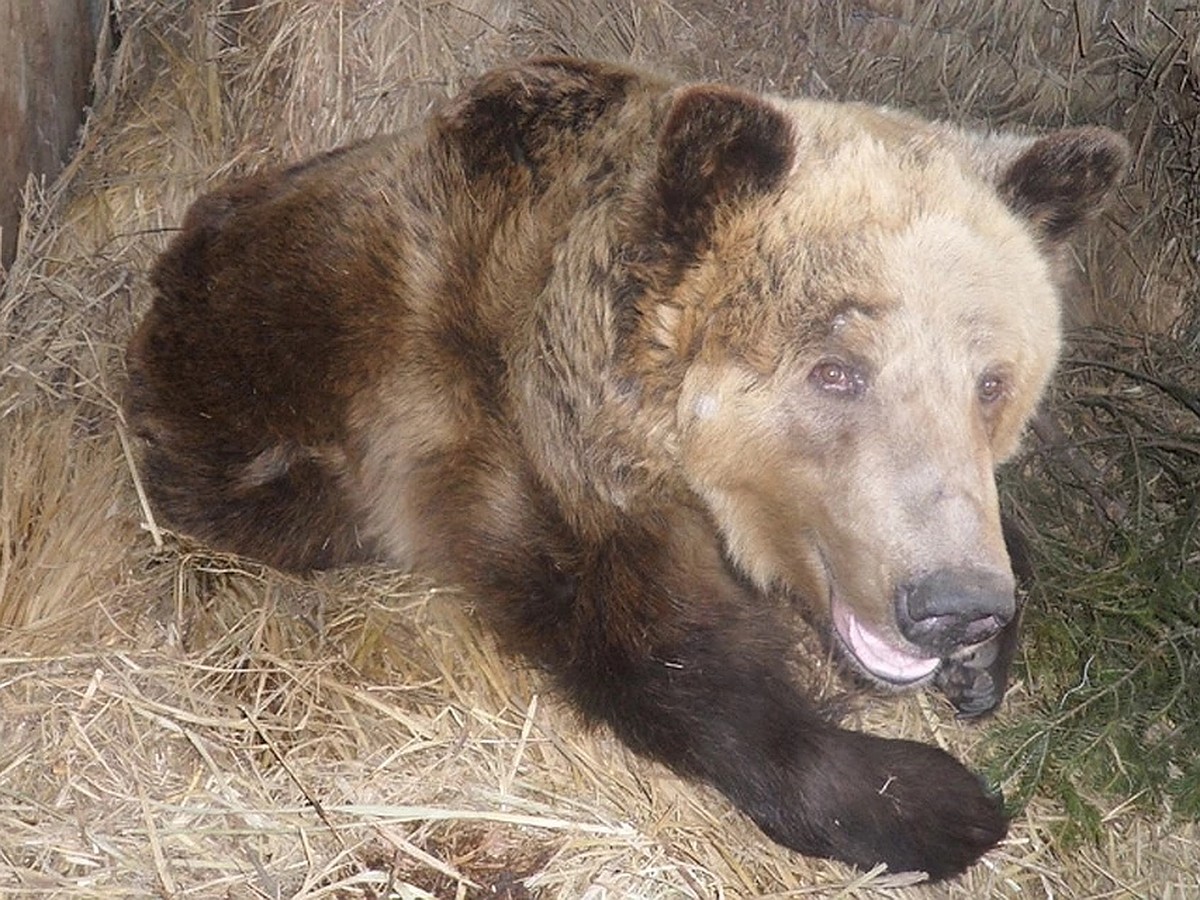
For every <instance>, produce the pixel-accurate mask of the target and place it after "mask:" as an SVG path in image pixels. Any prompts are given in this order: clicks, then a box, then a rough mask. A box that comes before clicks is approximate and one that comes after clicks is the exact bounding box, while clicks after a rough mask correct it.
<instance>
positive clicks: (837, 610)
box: [830, 594, 942, 689]
mask: <svg viewBox="0 0 1200 900" xmlns="http://www.w3.org/2000/svg"><path fill="white" fill-rule="evenodd" d="M830 609H831V612H832V617H833V626H834V631H835V632H836V634H837V636H838V640H839V642H840V643H841V645H842V647H843V648H844V649H845V650H846V654H847V655H848V656H849V657H850V658H851V659H852V660H853V661H854V663H855V664H856V665H857V666H858V668H859V669H860V670H861V671H862V672H863V674H864V675H866V676H867V677H868V678H870V679H871V680H872V681H875V682H878V683H879V684H881V685H883V686H884V687H890V688H895V689H902V688H909V687H916V686H917V685H919V684H921V683H922V682H924V681H927V680H928V679H930V678H932V677H933V673H934V672H936V671H937V668H938V666H939V665H941V662H942V660H941V659H940V658H939V657H936V656H934V657H926V656H918V655H917V654H915V653H911V652H909V651H908V650H905V649H902V648H900V647H897V646H895V645H894V644H892V643H890V642H889V641H887V640H886V639H884V638H882V637H880V636H879V635H878V634H876V633H875V632H873V631H871V630H870V629H869V628H867V626H866V625H864V624H863V622H862V621H861V620H860V619H858V618H857V617H856V616H855V615H854V613H852V612H851V611H850V610H849V608H848V607H847V606H846V604H845V603H842V602H840V601H839V599H838V597H837V595H836V594H834V596H833V598H832V603H831V604H830Z"/></svg>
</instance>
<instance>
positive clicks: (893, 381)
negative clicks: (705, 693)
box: [639, 86, 1128, 686]
mask: <svg viewBox="0 0 1200 900" xmlns="http://www.w3.org/2000/svg"><path fill="white" fill-rule="evenodd" d="M657 154H658V158H657V171H656V174H655V176H654V177H655V180H656V185H655V187H654V189H653V191H652V193H653V195H654V203H655V204H656V206H657V209H658V216H657V222H658V224H657V226H656V227H657V228H658V229H659V231H660V232H661V233H662V234H663V235H664V237H663V239H662V240H661V242H660V243H659V246H660V247H670V248H676V252H677V256H676V258H675V261H674V263H673V265H671V266H668V267H666V268H664V271H669V272H670V273H672V274H670V275H669V277H667V278H666V279H665V286H664V287H663V288H662V289H661V290H657V291H655V292H652V293H651V294H649V295H647V304H646V305H645V306H643V308H642V309H641V310H640V316H639V320H640V322H641V323H642V324H641V326H640V331H641V337H642V338H643V341H642V347H643V348H645V349H644V352H645V353H646V354H657V355H659V356H660V357H661V356H663V355H667V356H669V357H670V358H671V360H672V363H673V366H674V369H675V371H676V372H677V373H678V389H677V392H676V393H675V394H674V396H675V397H677V406H676V417H677V427H678V432H677V433H678V439H679V450H678V453H679V459H680V460H681V464H682V468H683V471H684V472H685V477H686V478H687V480H688V482H689V484H690V486H691V488H692V490H693V491H695V492H696V493H697V494H698V495H699V496H700V497H701V498H703V500H704V502H705V503H706V504H707V506H708V507H709V510H710V512H711V514H712V515H713V517H714V519H715V520H716V522H717V523H718V525H719V527H720V529H721V531H722V533H723V535H724V539H725V541H726V544H727V549H728V553H729V555H730V556H731V557H732V559H733V560H734V561H735V562H736V563H737V565H738V566H740V567H741V568H742V569H743V570H744V572H745V573H746V574H747V575H748V576H749V577H751V578H752V579H753V580H754V581H755V582H757V583H758V584H759V585H760V586H762V587H763V588H764V589H768V590H772V589H777V588H780V587H783V588H785V589H787V590H788V591H789V592H791V593H792V594H793V595H794V596H796V597H799V598H802V599H803V601H804V602H805V603H806V604H808V605H809V606H810V607H812V609H813V612H814V613H815V614H816V615H817V616H818V617H819V618H822V619H823V620H825V621H827V622H828V623H830V624H831V626H832V632H833V633H834V634H836V636H837V639H838V643H840V644H841V645H842V647H843V649H844V650H846V651H847V654H848V656H849V657H850V658H852V659H853V660H854V661H855V662H856V663H857V665H858V667H859V668H861V670H862V671H863V672H864V673H866V674H867V675H868V676H870V677H871V678H872V679H874V680H876V681H877V682H880V683H883V684H886V685H892V686H903V685H908V684H915V683H918V682H921V681H923V680H925V679H927V678H928V677H929V676H931V675H932V674H933V672H934V671H935V669H936V668H937V667H938V665H939V662H940V661H941V660H943V659H945V658H948V657H952V656H954V655H956V654H959V653H963V652H966V651H967V650H968V649H969V648H971V647H973V646H975V645H978V644H979V643H980V642H983V641H985V640H987V639H989V638H991V637H992V636H993V635H995V634H996V633H997V632H998V631H999V630H1000V629H1001V628H1002V627H1003V626H1004V625H1005V624H1006V623H1007V622H1008V621H1009V620H1010V619H1011V618H1012V617H1013V616H1014V615H1015V603H1014V578H1013V574H1012V571H1011V566H1010V563H1009V559H1008V555H1007V553H1006V549H1005V542H1004V537H1003V534H1002V531H1001V524H1000V511H999V506H998V501H997V492H996V483H995V475H994V473H995V469H996V466H997V465H998V464H999V463H1001V462H1003V461H1004V460H1005V459H1006V458H1007V457H1009V456H1010V455H1011V454H1012V453H1013V452H1014V450H1015V448H1016V447H1017V444H1018V441H1019V439H1020V437H1021V433H1022V430H1023V428H1024V426H1025V424H1026V422H1027V420H1028V419H1029V417H1030V415H1031V414H1032V412H1033V410H1034V407H1035V406H1036V404H1037V403H1038V400H1039V398H1040V396H1041V394H1042V392H1043V390H1044V388H1045V386H1046V383H1047V380H1048V378H1049V376H1050V374H1051V371H1052V369H1053V367H1054V365H1055V361H1056V357H1057V355H1058V351H1059V343H1060V324H1059V318H1060V314H1059V297H1058V286H1057V284H1056V269H1058V267H1059V266H1060V264H1061V260H1062V257H1063V256H1064V252H1063V247H1064V241H1065V239H1066V238H1067V237H1068V236H1069V235H1070V234H1071V232H1072V231H1073V230H1074V229H1075V228H1076V226H1078V225H1079V224H1080V223H1081V222H1083V221H1084V220H1085V219H1086V218H1087V217H1088V216H1089V215H1090V214H1091V213H1092V212H1093V211H1095V210H1097V209H1099V208H1100V207H1101V206H1102V204H1103V202H1104V201H1105V199H1106V197H1107V195H1108V194H1109V193H1110V190H1111V189H1112V187H1113V185H1114V183H1115V182H1116V180H1117V178H1118V176H1119V175H1120V174H1121V172H1122V170H1123V169H1124V167H1125V165H1126V161H1127V157H1128V149H1127V146H1126V144H1125V142H1124V140H1123V139H1122V138H1120V137H1119V136H1117V135H1115V134H1113V133H1112V132H1110V131H1107V130H1105V129H1101V128H1080V129H1072V130H1065V131H1060V132H1056V133H1053V134H1050V135H1047V136H1043V137H1040V138H1027V137H1016V136H1012V135H1000V136H989V135H982V134H975V133H972V132H966V131H959V130H957V129H953V128H951V127H948V126H944V125H938V124H931V123H927V122H923V121H921V120H917V119H914V118H910V117H908V116H905V115H902V114H898V113H894V112H891V111H887V110H881V109H872V108H867V107H858V106H846V105H835V104H822V103H818V102H811V101H783V100H775V99H768V100H764V99H762V98H756V97H752V96H749V95H743V94H740V93H738V92H735V91H731V90H729V89H725V88H714V87H707V86H699V87H696V86H693V87H690V88H685V89H683V90H682V91H681V92H680V93H679V94H678V95H677V96H676V97H675V98H674V100H673V105H672V108H671V112H670V115H669V116H668V118H667V120H666V123H665V125H664V127H663V129H662V132H661V134H660V140H659V145H658V148H657ZM664 252H665V251H664Z"/></svg>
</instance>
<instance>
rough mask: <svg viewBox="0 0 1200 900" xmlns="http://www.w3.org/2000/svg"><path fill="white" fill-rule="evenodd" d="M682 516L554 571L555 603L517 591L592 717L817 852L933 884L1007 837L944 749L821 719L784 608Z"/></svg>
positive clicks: (770, 829) (788, 840) (976, 786)
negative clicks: (732, 568)
mask: <svg viewBox="0 0 1200 900" xmlns="http://www.w3.org/2000/svg"><path fill="white" fill-rule="evenodd" d="M679 526H680V523H678V522H674V523H669V524H664V525H663V526H662V527H661V530H659V531H658V532H657V535H650V534H647V533H646V532H645V531H642V532H641V533H638V532H637V531H636V530H635V529H633V528H627V529H622V530H621V532H620V537H618V538H613V539H610V540H609V541H608V542H607V543H606V544H605V546H603V547H601V548H589V549H588V550H587V551H586V552H583V553H581V554H580V556H579V557H577V559H579V560H580V562H579V564H578V567H577V568H575V572H576V573H577V574H576V575H575V576H574V577H573V578H570V579H565V578H562V577H558V578H554V577H552V576H551V575H550V574H549V573H548V571H547V574H545V575H544V576H543V577H542V579H540V580H541V581H542V584H543V585H548V584H551V583H554V584H556V585H557V588H555V589H554V590H553V591H551V592H550V593H551V594H554V595H555V597H554V598H553V599H551V598H550V596H549V595H548V594H547V595H544V596H539V594H541V593H543V592H542V591H540V590H538V589H536V586H535V590H533V591H528V590H527V591H526V593H525V596H524V598H518V597H517V596H511V597H510V598H509V602H510V603H513V604H516V610H515V611H516V613H517V616H518V617H524V621H521V622H513V621H510V622H509V623H508V624H509V625H510V626H513V627H516V628H518V629H519V630H524V631H525V632H526V635H527V637H528V639H529V640H528V641H527V643H531V642H532V641H536V640H537V635H539V634H540V635H542V636H543V640H542V641H541V644H540V647H539V648H538V650H536V651H531V652H534V655H538V656H541V658H542V660H543V661H544V662H545V663H546V664H547V665H548V666H549V667H551V668H553V669H555V670H556V671H557V674H558V675H559V678H560V681H561V683H562V684H563V686H564V687H565V688H566V690H567V691H568V693H569V694H570V695H571V697H572V698H573V700H574V701H575V703H576V704H577V705H578V706H579V707H580V708H581V709H582V710H583V712H584V713H586V714H587V715H588V716H589V717H590V718H592V719H593V720H598V721H602V722H604V723H606V724H607V725H609V726H610V727H611V728H612V729H613V730H614V731H615V732H616V733H617V735H618V736H620V737H621V738H622V739H623V740H624V741H625V742H626V743H627V744H628V745H629V746H631V747H632V748H633V749H634V750H636V751H638V752H640V753H642V754H644V755H646V756H649V757H652V758H654V759H657V760H660V761H661V762H664V763H666V764H667V765H668V766H670V767H671V768H673V769H674V770H675V771H677V772H678V773H680V774H682V775H684V776H688V777H692V778H696V779H698V780H701V781H704V782H707V783H708V784H711V785H713V786H714V787H716V788H717V789H719V790H720V791H721V792H722V793H724V794H725V795H726V796H728V797H729V798H730V799H731V800H732V801H733V802H734V803H735V804H736V805H737V806H738V807H739V808H741V809H742V810H744V811H745V812H746V813H747V814H748V815H750V816H751V818H753V819H754V821H755V822H757V823H758V825H759V826H760V827H761V828H762V829H763V831H765V832H766V833H767V834H768V835H769V836H770V837H772V838H773V839H775V840H776V841H778V842H779V843H781V844H784V845H786V846H788V847H791V848H793V849H795V850H797V851H799V852H801V853H804V854H807V855H813V856H823V857H830V858H835V859H840V860H844V861H846V862H849V863H853V864H855V865H857V866H859V867H862V868H870V867H872V866H874V865H876V864H878V863H880V862H882V863H886V864H887V866H888V868H889V869H890V870H891V871H916V870H920V871H924V872H927V873H928V874H929V875H930V876H931V877H932V878H935V879H937V878H944V877H949V876H952V875H955V874H957V873H959V872H961V871H962V870H963V869H965V868H966V867H967V866H969V865H970V864H971V863H972V862H974V861H975V860H976V859H977V858H978V857H979V856H980V855H981V854H983V853H984V852H985V851H987V850H988V849H989V848H990V847H992V846H993V845H994V844H996V842H997V841H999V840H1000V839H1001V838H1003V837H1004V835H1005V832H1006V829H1007V822H1006V819H1005V817H1004V814H1003V812H1002V810H1001V803H1000V800H999V798H998V797H996V796H994V795H993V794H990V793H989V792H988V791H987V790H986V789H985V788H984V786H983V785H982V784H981V783H980V781H979V780H978V779H977V778H976V776H975V775H973V774H972V773H971V772H970V771H968V770H967V769H966V768H965V767H963V766H962V765H961V764H960V763H959V762H957V761H956V760H954V759H953V758H952V757H951V756H950V755H948V754H947V753H945V752H943V751H942V750H939V749H937V748H935V747H931V746H926V745H924V744H918V743H913V742H909V741H899V740H887V739H883V738H878V737H872V736H869V735H865V734H860V733H856V732H851V731H846V730H843V729H840V728H837V727H836V726H834V725H832V724H830V723H829V722H827V721H825V720H824V719H822V718H821V717H820V716H819V715H818V714H817V713H816V712H815V710H814V709H813V707H812V706H811V705H810V703H809V702H808V701H807V700H806V698H805V697H804V696H803V694H802V693H801V691H800V690H799V689H798V687H797V686H796V684H795V683H794V682H793V680H792V678H791V677H790V675H789V672H788V670H787V658H788V651H789V648H788V643H789V638H788V628H787V626H786V624H785V621H784V619H783V618H782V614H781V613H778V612H777V610H776V609H775V608H774V607H772V606H771V605H770V604H769V603H767V602H766V601H765V600H764V598H762V597H761V596H760V595H758V594H757V593H756V592H755V591H754V590H752V589H751V588H750V587H749V586H747V585H745V584H743V583H741V582H739V581H738V580H737V579H736V578H735V577H734V576H733V575H731V574H730V572H729V570H728V568H727V565H726V564H725V562H724V560H723V559H722V558H721V555H720V551H719V550H718V549H717V548H716V547H715V546H713V544H715V539H714V540H712V541H710V542H709V546H703V545H701V546H698V545H697V543H698V542H697V540H696V538H697V532H698V531H699V529H688V528H687V527H686V526H685V527H679ZM562 570H563V567H562V566H558V567H556V571H558V572H561V571H562ZM510 611H514V610H513V607H510ZM548 635H553V639H551V638H549V637H545V636H548Z"/></svg>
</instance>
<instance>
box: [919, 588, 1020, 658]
mask: <svg viewBox="0 0 1200 900" xmlns="http://www.w3.org/2000/svg"><path fill="white" fill-rule="evenodd" d="M1014 591H1015V584H1014V582H1013V577H1012V575H1011V573H1009V572H997V571H995V570H992V569H979V568H966V569H939V570H938V571H936V572H933V573H931V574H929V575H925V576H923V577H922V578H919V579H917V580H916V581H912V582H909V583H907V584H904V585H901V586H900V588H899V589H898V590H897V596H896V621H897V623H898V624H899V626H900V633H901V634H903V635H904V636H905V637H906V638H908V640H910V641H912V642H913V643H914V644H916V645H917V646H918V647H921V648H922V649H924V650H927V651H930V652H932V653H936V654H937V655H939V656H946V655H949V654H950V653H952V652H954V651H955V650H957V649H958V648H960V647H965V646H969V645H971V644H978V643H979V642H980V641H986V640H987V639H988V638H990V637H991V636H992V635H994V634H995V633H996V632H998V631H999V630H1000V629H1001V628H1003V627H1004V626H1005V625H1007V624H1008V622H1009V621H1010V620H1011V619H1012V617H1013V616H1014V615H1015V614H1016V610H1017V604H1016V595H1015V593H1014Z"/></svg>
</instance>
